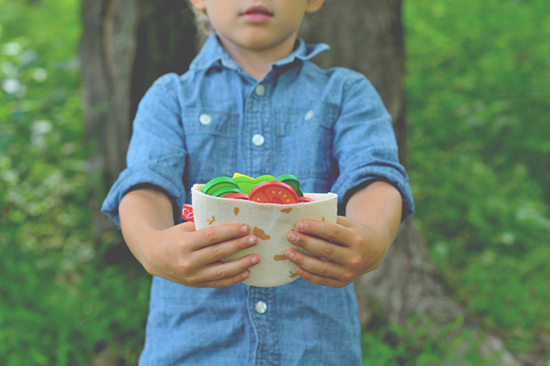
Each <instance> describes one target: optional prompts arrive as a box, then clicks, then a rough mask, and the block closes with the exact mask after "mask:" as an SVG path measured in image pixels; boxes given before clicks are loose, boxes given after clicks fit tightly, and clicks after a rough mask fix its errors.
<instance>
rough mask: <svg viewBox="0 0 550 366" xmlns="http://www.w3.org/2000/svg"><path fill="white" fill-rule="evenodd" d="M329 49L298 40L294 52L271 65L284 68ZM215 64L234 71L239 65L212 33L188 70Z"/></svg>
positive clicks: (323, 45) (206, 67) (326, 46)
mask: <svg viewBox="0 0 550 366" xmlns="http://www.w3.org/2000/svg"><path fill="white" fill-rule="evenodd" d="M329 48H330V47H329V46H328V45H327V44H325V43H319V44H316V45H308V44H306V43H305V42H304V41H303V40H301V39H298V40H297V41H296V47H295V49H294V51H292V53H291V54H290V55H288V56H287V57H285V58H284V59H282V60H279V61H277V62H275V63H274V64H273V65H274V66H284V65H288V64H291V63H293V62H294V61H295V60H301V61H306V60H309V59H311V58H313V57H315V56H316V55H317V54H319V53H321V52H323V51H325V50H328V49H329ZM217 63H221V65H223V66H225V67H227V68H229V69H235V70H236V69H239V68H240V66H239V64H238V63H237V62H236V61H235V60H233V58H232V57H231V56H230V55H229V54H228V53H227V52H226V51H225V50H224V48H223V47H222V45H221V44H220V41H219V40H218V37H217V36H216V34H214V33H213V34H211V35H210V36H209V37H208V39H207V40H206V42H205V44H204V46H203V47H202V49H201V51H200V52H199V54H198V55H197V57H195V59H194V60H193V62H191V65H189V69H191V70H193V69H195V70H198V69H208V68H210V67H212V66H214V65H215V64H217Z"/></svg>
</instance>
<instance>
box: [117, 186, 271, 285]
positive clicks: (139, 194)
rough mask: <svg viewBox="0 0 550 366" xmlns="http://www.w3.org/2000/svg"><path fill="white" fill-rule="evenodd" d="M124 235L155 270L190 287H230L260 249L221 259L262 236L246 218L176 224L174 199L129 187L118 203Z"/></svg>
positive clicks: (151, 270) (243, 276)
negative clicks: (229, 222) (234, 221)
mask: <svg viewBox="0 0 550 366" xmlns="http://www.w3.org/2000/svg"><path fill="white" fill-rule="evenodd" d="M119 214H120V225H121V229H122V234H123V235H124V239H125V240H126V243H127V245H128V247H129V248H130V250H131V251H132V253H133V254H134V256H135V257H136V258H137V260H138V261H139V262H140V263H141V264H142V265H143V267H144V268H145V269H146V270H147V272H149V273H150V274H152V275H154V276H159V277H162V278H165V279H168V280H170V281H173V282H177V283H179V284H182V285H185V286H190V287H226V286H231V285H234V284H237V283H239V282H241V281H243V280H244V279H246V278H247V277H248V276H249V274H250V272H249V271H248V268H250V267H252V266H254V265H255V264H257V263H258V262H259V261H260V258H259V256H258V255H256V254H251V255H249V256H246V257H243V258H240V259H237V260H234V261H231V262H227V263H221V262H219V260H220V259H223V258H225V257H228V256H230V255H232V254H234V253H236V252H238V251H240V250H242V249H246V248H250V247H253V246H254V245H256V244H257V242H258V239H257V238H256V237H255V236H254V235H248V233H249V231H250V228H249V227H248V226H247V225H243V224H232V225H219V226H213V227H211V228H207V229H202V230H198V231H197V230H196V229H195V224H194V223H191V222H188V223H183V224H180V225H176V226H174V219H173V216H172V203H171V202H170V200H169V199H168V197H167V196H166V195H165V194H164V193H162V192H160V191H156V190H154V189H137V190H134V191H131V192H129V193H127V194H126V195H125V196H124V198H123V199H122V201H121V203H120V206H119Z"/></svg>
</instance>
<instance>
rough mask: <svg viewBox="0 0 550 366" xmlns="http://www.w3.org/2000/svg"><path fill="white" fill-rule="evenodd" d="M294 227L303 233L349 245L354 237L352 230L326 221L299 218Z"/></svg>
mask: <svg viewBox="0 0 550 366" xmlns="http://www.w3.org/2000/svg"><path fill="white" fill-rule="evenodd" d="M296 229H297V230H298V231H299V232H301V233H304V234H308V235H315V236H317V237H320V238H323V239H325V240H326V241H330V242H334V243H338V244H341V245H344V246H349V245H348V243H351V242H353V239H354V238H355V234H354V231H352V230H351V229H350V228H347V227H345V226H342V225H339V224H335V223H332V222H326V221H316V220H301V221H298V222H297V223H296Z"/></svg>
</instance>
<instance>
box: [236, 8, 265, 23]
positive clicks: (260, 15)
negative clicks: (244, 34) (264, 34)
mask: <svg viewBox="0 0 550 366" xmlns="http://www.w3.org/2000/svg"><path fill="white" fill-rule="evenodd" d="M272 16H273V13H271V12H270V11H269V10H268V9H267V8H266V7H264V6H262V5H253V6H251V7H249V8H248V9H246V10H245V11H244V12H243V13H242V14H241V17H242V18H243V19H245V20H246V21H248V22H252V23H263V22H265V21H267V20H268V19H269V18H271V17H272Z"/></svg>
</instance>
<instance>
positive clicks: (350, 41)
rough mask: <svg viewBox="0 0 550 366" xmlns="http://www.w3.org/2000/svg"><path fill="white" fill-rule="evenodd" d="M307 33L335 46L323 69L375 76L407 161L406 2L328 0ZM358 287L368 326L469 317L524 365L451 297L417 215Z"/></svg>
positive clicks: (507, 360) (475, 329) (488, 348)
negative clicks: (381, 322) (377, 322)
mask: <svg viewBox="0 0 550 366" xmlns="http://www.w3.org/2000/svg"><path fill="white" fill-rule="evenodd" d="M301 35H302V37H303V38H304V39H305V40H306V41H308V42H311V43H317V42H325V43H328V44H329V45H330V47H331V51H329V52H325V53H323V54H321V55H319V56H318V57H317V58H315V60H314V61H315V62H317V63H318V64H319V65H320V66H321V67H324V68H328V67H333V66H343V67H348V68H350V69H353V70H356V71H359V72H361V73H363V74H364V75H366V76H367V77H368V78H369V80H370V81H371V82H372V84H373V85H374V87H375V88H376V89H377V90H378V92H379V93H380V96H381V97H382V100H383V101H384V104H385V106H386V108H387V109H388V111H389V112H390V114H391V116H392V118H393V127H394V131H395V134H396V138H397V143H398V146H399V159H400V161H401V163H402V164H403V165H404V166H405V167H407V166H408V150H407V144H406V143H407V125H406V123H405V108H406V105H405V104H406V103H405V102H406V98H405V88H404V78H405V43H404V29H403V22H402V0H384V1H380V0H346V1H345V2H341V1H333V0H327V1H325V4H324V5H323V7H322V8H321V10H320V11H319V12H318V13H315V14H313V15H312V16H311V17H310V18H309V19H308V24H306V27H305V28H304V29H303V30H302V33H301ZM355 290H356V294H357V299H358V303H359V318H360V322H361V326H362V328H363V329H367V327H368V325H369V322H370V321H371V319H373V317H375V318H378V317H380V318H383V319H385V320H387V321H390V322H393V323H396V324H399V325H401V326H405V325H406V321H407V320H408V319H409V318H411V317H412V316H423V315H427V316H428V317H429V318H430V319H431V321H432V322H433V325H432V328H433V329H432V331H433V333H434V334H436V333H437V331H438V330H439V329H441V328H442V327H443V326H444V325H447V324H449V323H451V322H453V321H454V320H455V319H457V317H461V318H463V319H465V325H464V330H469V331H471V332H472V333H473V334H474V337H476V338H478V339H485V340H484V341H483V342H482V343H481V344H480V349H479V350H480V352H481V353H482V354H483V353H490V352H498V353H501V361H502V362H503V364H507V365H520V363H519V362H518V361H517V360H516V359H515V357H514V356H513V355H512V354H511V353H510V352H508V351H506V350H505V349H504V346H503V342H502V341H501V340H500V339H498V338H497V337H495V336H493V335H490V334H485V333H483V331H482V330H481V327H480V326H479V324H478V322H477V321H476V320H475V319H474V318H473V317H472V316H471V315H469V314H468V313H466V312H465V311H464V309H463V308H462V307H461V306H460V304H458V303H457V302H456V301H455V300H453V299H452V298H451V294H450V291H449V288H448V286H447V284H446V282H445V280H444V278H443V277H442V276H441V274H440V273H439V271H438V270H437V268H436V266H435V265H434V264H433V263H432V261H431V259H430V257H429V253H428V249H427V246H426V243H425V241H424V240H423V238H422V237H421V235H420V234H419V233H418V231H417V230H416V229H415V226H414V217H411V218H409V219H408V220H406V221H405V222H404V223H403V224H402V225H401V228H400V230H399V233H398V235H397V238H396V240H395V242H394V244H393V245H392V247H391V248H390V250H389V251H388V253H387V255H386V258H385V259H384V262H383V263H382V265H381V266H380V267H379V268H378V269H377V270H375V271H373V272H370V273H368V274H366V275H364V276H362V277H360V278H359V279H358V280H357V281H356V283H355ZM418 325H421V324H418ZM425 325H426V324H423V325H422V326H425ZM485 336H486V338H485ZM466 346H468V345H466ZM456 357H460V355H456ZM455 361H456V360H455ZM449 362H453V361H452V360H449Z"/></svg>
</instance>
